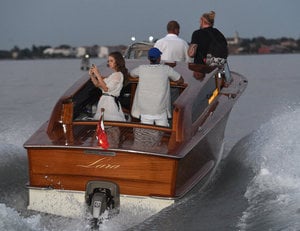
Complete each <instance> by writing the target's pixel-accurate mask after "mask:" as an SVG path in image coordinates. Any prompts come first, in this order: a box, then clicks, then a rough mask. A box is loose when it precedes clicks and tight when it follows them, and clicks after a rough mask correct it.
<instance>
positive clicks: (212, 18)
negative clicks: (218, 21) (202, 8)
mask: <svg viewBox="0 0 300 231" xmlns="http://www.w3.org/2000/svg"><path fill="white" fill-rule="evenodd" d="M215 15H216V13H215V12H214V11H210V12H208V13H204V14H203V15H202V18H204V19H205V20H206V22H207V23H209V24H210V25H211V26H213V25H214V23H215Z"/></svg>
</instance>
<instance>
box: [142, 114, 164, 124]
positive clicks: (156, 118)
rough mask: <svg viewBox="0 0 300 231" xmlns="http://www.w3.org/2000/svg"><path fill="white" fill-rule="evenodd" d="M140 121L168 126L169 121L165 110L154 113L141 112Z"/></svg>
mask: <svg viewBox="0 0 300 231" xmlns="http://www.w3.org/2000/svg"><path fill="white" fill-rule="evenodd" d="M141 123H144V124H155V125H158V126H165V127H168V126H169V122H168V115H167V112H164V113H161V114H156V115H147V114H141Z"/></svg>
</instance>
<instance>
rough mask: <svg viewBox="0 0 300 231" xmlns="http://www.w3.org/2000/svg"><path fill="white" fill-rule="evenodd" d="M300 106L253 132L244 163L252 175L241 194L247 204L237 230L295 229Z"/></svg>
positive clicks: (299, 214)
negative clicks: (244, 191) (245, 162)
mask: <svg viewBox="0 0 300 231" xmlns="http://www.w3.org/2000/svg"><path fill="white" fill-rule="evenodd" d="M299 118H300V108H297V109H293V110H289V111H287V112H285V113H283V114H280V115H279V116H277V117H275V118H273V119H272V120H271V121H269V122H268V123H266V124H264V125H263V126H262V127H261V128H260V129H259V130H258V131H257V132H256V133H255V135H254V139H253V140H252V141H251V142H252V144H251V145H250V146H251V147H252V148H251V150H249V153H247V156H248V160H247V163H248V164H249V165H250V167H251V168H252V169H253V171H254V175H255V177H254V178H253V179H252V181H251V182H250V183H249V185H248V187H247V191H246V193H245V195H244V196H245V197H246V198H247V200H248V203H249V206H248V208H247V209H246V210H245V211H244V212H243V215H242V217H241V218H240V221H239V223H238V224H237V227H238V228H239V229H240V230H299V227H300V169H299V163H300V156H299V152H300V142H299V137H300V131H299V126H300V119H299Z"/></svg>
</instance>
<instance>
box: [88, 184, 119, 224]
mask: <svg viewBox="0 0 300 231" xmlns="http://www.w3.org/2000/svg"><path fill="white" fill-rule="evenodd" d="M85 201H86V203H87V205H88V208H89V210H90V213H91V214H92V216H93V218H94V219H96V220H99V219H100V218H101V215H102V214H103V213H104V212H105V211H106V210H107V211H108V215H109V216H112V215H114V214H116V213H118V212H119V207H120V193H119V186H118V185H117V184H115V183H113V182H110V181H89V182H88V183H87V186H86V191H85Z"/></svg>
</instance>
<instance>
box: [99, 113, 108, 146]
mask: <svg viewBox="0 0 300 231" xmlns="http://www.w3.org/2000/svg"><path fill="white" fill-rule="evenodd" d="M103 120H104V108H101V116H100V119H99V123H98V124H97V130H96V137H97V139H98V145H99V146H101V147H102V148H104V149H107V148H108V147H109V143H108V140H107V135H106V132H105V130H104V122H103Z"/></svg>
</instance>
